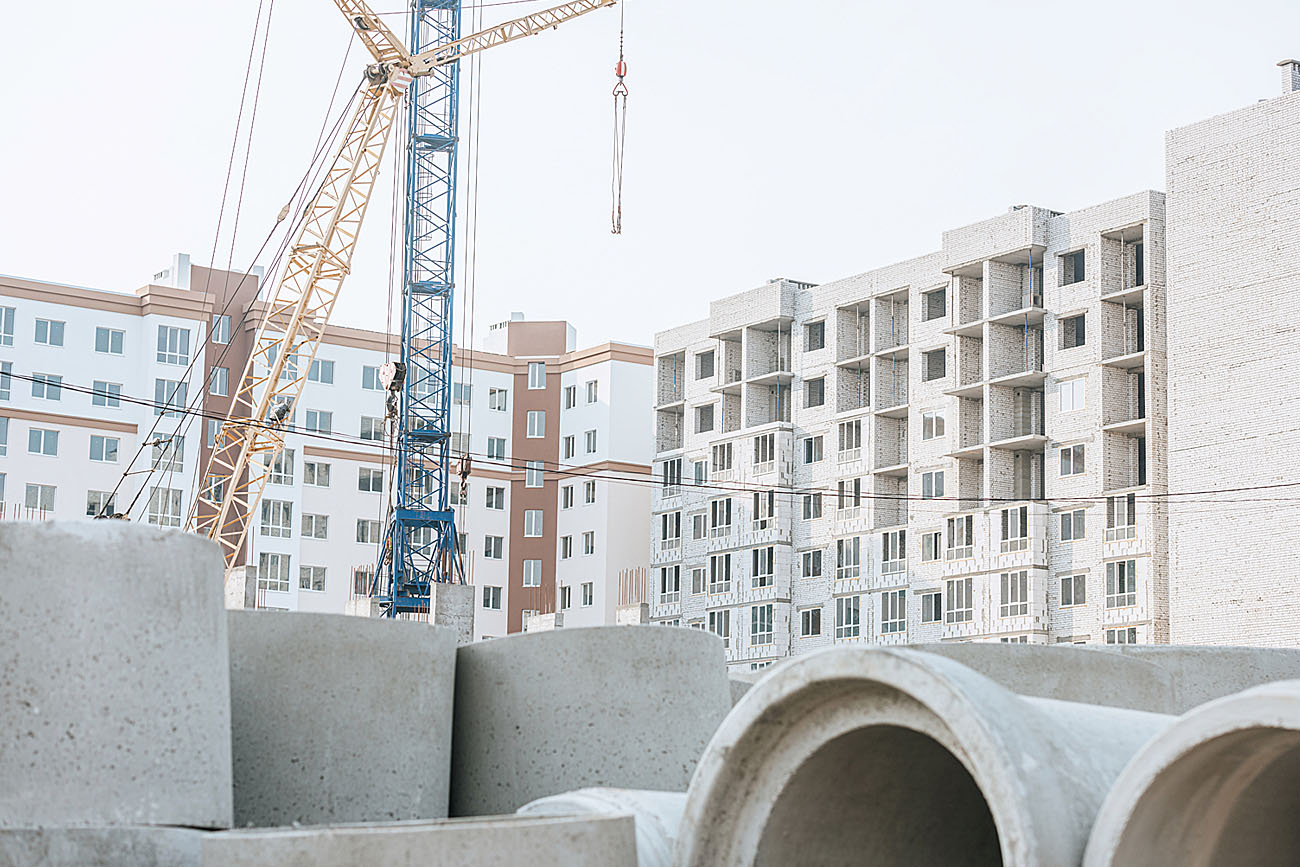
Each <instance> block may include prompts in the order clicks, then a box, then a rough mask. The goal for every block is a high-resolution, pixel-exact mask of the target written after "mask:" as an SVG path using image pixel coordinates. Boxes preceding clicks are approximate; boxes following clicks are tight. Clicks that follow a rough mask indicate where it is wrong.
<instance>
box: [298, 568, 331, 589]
mask: <svg viewBox="0 0 1300 867" xmlns="http://www.w3.org/2000/svg"><path fill="white" fill-rule="evenodd" d="M298 589H299V590H311V591H314V592H316V593H323V592H325V567H324V566H299V567H298Z"/></svg>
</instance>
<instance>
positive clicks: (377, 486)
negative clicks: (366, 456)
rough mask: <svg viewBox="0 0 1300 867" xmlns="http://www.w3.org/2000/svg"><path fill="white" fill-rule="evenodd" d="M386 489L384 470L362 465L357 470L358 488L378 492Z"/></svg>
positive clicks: (373, 492)
mask: <svg viewBox="0 0 1300 867" xmlns="http://www.w3.org/2000/svg"><path fill="white" fill-rule="evenodd" d="M383 489H384V471H383V470H372V469H370V468H368V467H361V468H360V469H359V470H357V490H358V491H366V492H368V493H371V494H378V493H380V492H381V491H383Z"/></svg>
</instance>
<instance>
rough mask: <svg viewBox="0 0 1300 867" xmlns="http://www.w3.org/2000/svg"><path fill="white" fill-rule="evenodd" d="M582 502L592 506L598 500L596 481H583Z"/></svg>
mask: <svg viewBox="0 0 1300 867" xmlns="http://www.w3.org/2000/svg"><path fill="white" fill-rule="evenodd" d="M582 502H583V503H584V504H585V505H588V506H591V505H594V504H595V502H596V483H595V482H594V481H591V480H588V481H585V482H583V483H582Z"/></svg>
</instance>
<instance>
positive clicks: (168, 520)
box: [147, 488, 289, 590]
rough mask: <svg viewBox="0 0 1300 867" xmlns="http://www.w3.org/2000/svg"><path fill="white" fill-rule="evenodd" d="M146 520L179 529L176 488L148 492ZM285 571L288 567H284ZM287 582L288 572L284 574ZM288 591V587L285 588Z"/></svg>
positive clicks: (179, 509)
mask: <svg viewBox="0 0 1300 867" xmlns="http://www.w3.org/2000/svg"><path fill="white" fill-rule="evenodd" d="M147 520H148V522H149V523H150V524H155V525H157V526H159V527H179V526H180V525H181V492H180V491H179V490H177V489H176V488H154V489H153V490H151V491H150V492H149V511H148V516H147ZM285 568H286V570H287V569H288V567H287V566H286V567H285ZM285 576H286V577H285V581H288V580H289V579H288V572H287V571H286V573H285ZM285 589H286V590H288V589H289V588H288V586H287V585H286V587H285Z"/></svg>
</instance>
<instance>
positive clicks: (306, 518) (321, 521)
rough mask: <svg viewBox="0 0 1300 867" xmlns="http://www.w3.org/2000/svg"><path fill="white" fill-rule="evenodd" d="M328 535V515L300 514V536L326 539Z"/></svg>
mask: <svg viewBox="0 0 1300 867" xmlns="http://www.w3.org/2000/svg"><path fill="white" fill-rule="evenodd" d="M329 535H330V519H329V515H309V514H307V513H305V512H304V513H303V516H302V537H303V538H304V539H328V538H329Z"/></svg>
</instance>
